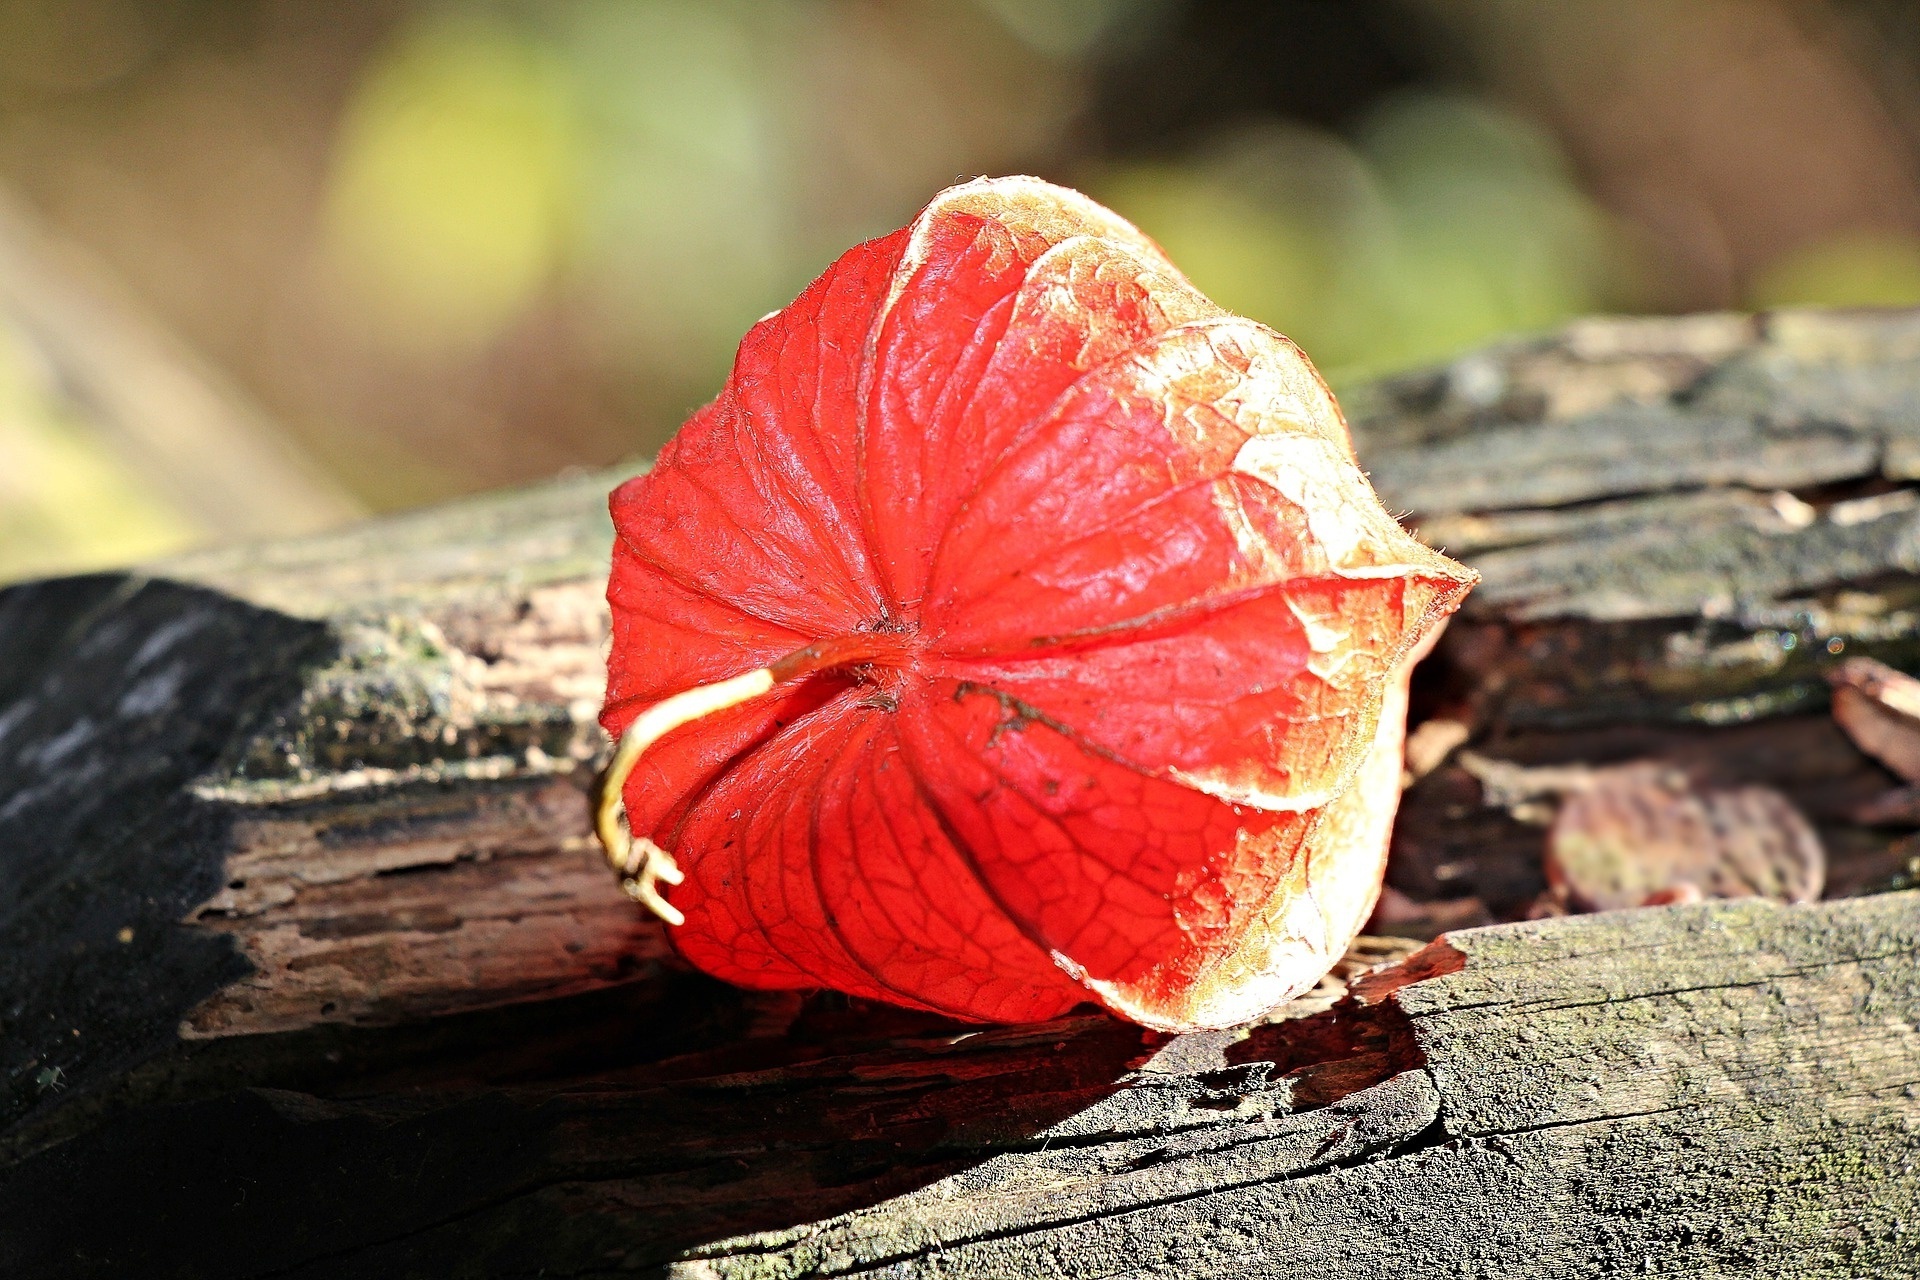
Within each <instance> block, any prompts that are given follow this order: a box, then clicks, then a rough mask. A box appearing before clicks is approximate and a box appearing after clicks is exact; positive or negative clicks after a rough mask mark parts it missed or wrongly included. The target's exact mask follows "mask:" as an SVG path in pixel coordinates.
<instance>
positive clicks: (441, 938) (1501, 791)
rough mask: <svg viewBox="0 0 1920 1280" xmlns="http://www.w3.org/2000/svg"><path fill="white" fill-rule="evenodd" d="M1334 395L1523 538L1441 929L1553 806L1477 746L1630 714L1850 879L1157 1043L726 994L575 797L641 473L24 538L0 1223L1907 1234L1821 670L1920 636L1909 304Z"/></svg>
mask: <svg viewBox="0 0 1920 1280" xmlns="http://www.w3.org/2000/svg"><path fill="white" fill-rule="evenodd" d="M1353 407H1354V409H1355V428H1356V437H1357V439H1358V441H1359V444H1360V448H1361V451H1362V457H1363V460H1364V461H1365V462H1367V464H1368V465H1369V466H1370V467H1371V468H1372V469H1373V473H1374V477H1375V480H1376V483H1377V485H1378V486H1379V487H1380V489H1381V491H1382V493H1383V495H1384V496H1385V498H1386V500H1387V502H1388V503H1389V505H1391V506H1394V507H1395V508H1396V509H1401V510H1406V511H1407V512H1409V517H1408V518H1409V521H1410V523H1413V524H1416V525H1418V526H1419V527H1420V528H1421V529H1422V530H1423V531H1424V532H1425V534H1426V535H1427V536H1428V538H1429V539H1430V540H1433V541H1437V542H1440V543H1442V544H1444V545H1446V546H1447V547H1448V549H1449V550H1450V551H1452V552H1454V553H1455V554H1457V555H1459V556H1461V557H1462V558H1464V559H1466V560H1467V561H1468V562H1469V563H1472V564H1473V565H1474V566H1475V567H1477V568H1479V569H1480V570H1481V572H1482V573H1483V574H1484V575H1485V577H1486V583H1485V585H1484V586H1483V588H1482V589H1481V591H1480V592H1478V593H1477V594H1476V595H1475V596H1474V597H1473V599H1472V600H1471V602H1470V603H1469V606H1468V608H1467V610H1466V611H1465V613H1464V614H1463V615H1462V617H1461V618H1460V619H1458V620H1457V621H1456V623H1455V625H1454V627H1453V628H1452V629H1451V631H1450V632H1449V634H1448V636H1447V637H1446V640H1445V642H1444V643H1443V645H1442V647H1441V649H1440V650H1439V651H1438V652H1437V653H1436V655H1435V657H1434V658H1433V659H1432V660H1430V662H1429V663H1428V665H1427V667H1426V668H1424V669H1423V672H1422V674H1421V677H1420V682H1419V688H1418V689H1417V691H1416V711H1415V717H1416V719H1417V720H1422V721H1428V722H1433V723H1436V724H1437V723H1439V722H1442V721H1451V722H1453V723H1454V724H1455V725H1457V726H1458V729H1457V732H1456V733H1454V734H1453V735H1451V736H1450V737H1449V738H1448V739H1447V742H1448V744H1450V746H1451V749H1450V750H1443V751H1442V752H1440V758H1439V759H1437V760H1435V761H1429V762H1427V763H1426V766H1425V767H1424V768H1423V770H1422V776H1420V777H1419V778H1418V779H1417V781H1415V782H1414V783H1413V785H1412V787H1411V789H1410V791H1409V794H1408V799H1407V804H1406V807H1405V810H1404V816H1403V819H1402V822H1401V824H1400V827H1399V830H1398V832H1397V834H1396V848H1395V853H1394V859H1393V864H1392V867H1391V870H1390V873H1389V878H1390V882H1391V883H1392V884H1394V885H1395V886H1396V888H1397V889H1398V890H1399V891H1400V893H1401V895H1402V896H1403V898H1404V899H1405V900H1406V901H1407V902H1410V903H1413V904H1414V906H1415V908H1416V910H1415V911H1414V913H1413V914H1414V916H1415V917H1417V918H1416V919H1413V920H1412V921H1411V922H1410V923H1409V922H1408V921H1406V920H1403V921H1402V922H1401V927H1403V929H1404V931H1406V932H1409V933H1414V934H1422V935H1428V934H1431V933H1432V932H1434V925H1435V923H1436V922H1442V923H1444V922H1445V921H1448V920H1455V921H1458V920H1474V919H1479V920H1490V919H1495V918H1499V919H1509V920H1513V919H1516V918H1517V917H1520V916H1524V915H1525V914H1527V913H1528V912H1529V910H1531V909H1533V908H1534V906H1535V905H1536V904H1537V900H1538V898H1539V895H1540V894H1541V892H1542V890H1543V888H1544V880H1543V877H1542V872H1541V851H1542V846H1543V840H1544V825H1543V823H1544V822H1545V821H1546V820H1547V818H1549V817H1550V814H1551V805H1550V802H1549V803H1546V805H1545V807H1544V808H1543V803H1542V801H1541V800H1540V799H1539V797H1537V796H1535V795H1533V794H1532V793H1527V792H1525V791H1524V788H1522V789H1521V790H1515V789H1514V788H1513V787H1506V786H1504V785H1496V784H1495V782H1494V781H1489V779H1496V780H1497V779H1499V778H1506V777H1508V776H1509V775H1511V776H1515V777H1520V778H1522V779H1524V778H1525V777H1527V776H1530V775H1529V774H1528V771H1538V770H1541V769H1559V768H1566V767H1589V766H1594V765H1603V764H1608V763H1613V762H1617V761H1626V760H1655V761H1668V762H1677V763H1680V764H1684V765H1686V766H1687V767H1688V768H1690V769H1694V770H1696V771H1704V772H1708V773H1711V774H1713V775H1714V776H1716V777H1720V778H1724V779H1725V780H1726V781H1728V782H1733V783H1753V782H1761V783H1766V784H1768V785H1771V786H1774V787H1776V788H1778V789H1779V790H1781V791H1782V792H1783V793H1784V794H1786V795H1787V796H1788V797H1789V798H1790V799H1791V800H1792V801H1793V802H1794V803H1795V804H1796V805H1798V806H1799V807H1800V808H1801V810H1802V811H1804V812H1805V813H1806V814H1807V816H1808V817H1809V818H1810V819H1811V820H1812V821H1813V823H1814V825H1815V827H1816V828H1817V829H1818V831H1819V834H1820V837H1821V839H1822V841H1823V843H1824V845H1825V847H1826V850H1827V854H1828V860H1829V864H1830V865H1829V867H1828V874H1827V882H1828V893H1829V896H1830V897H1836V898H1837V900H1834V901H1829V902H1824V903H1819V904H1813V905H1808V906H1802V907H1779V906H1772V905H1768V904H1763V903H1758V902H1744V903H1733V904H1728V903H1708V904H1702V905H1699V906H1690V907H1664V908H1647V909H1641V910H1637V911H1627V912H1616V913H1611V914H1606V915H1596V916H1582V917H1568V918H1561V919H1548V920H1538V921H1532V922H1525V921H1521V922H1516V923H1510V924H1501V925H1495V926H1492V927H1489V928H1483V929H1457V930H1454V931H1452V932H1449V933H1448V934H1447V935H1446V936H1445V937H1444V938H1443V939H1442V940H1440V941H1439V942H1436V943H1434V944H1433V945H1432V946H1430V947H1428V948H1427V949H1425V950H1423V951H1420V952H1418V953H1417V954H1415V955H1414V956H1413V958H1411V959H1408V960H1404V961H1402V962H1400V963H1399V964H1397V965H1394V966H1391V967H1388V968H1385V969H1383V970H1380V971H1378V972H1375V973H1372V974H1370V975H1369V976H1367V977H1364V978H1358V977H1356V974H1357V971H1358V970H1359V969H1360V968H1362V967H1364V964H1365V963H1366V962H1369V961H1373V960H1381V959H1390V958H1392V956H1393V955H1395V954H1398V953H1396V952H1395V951H1394V949H1393V948H1392V947H1391V946H1390V945H1388V944H1377V945H1376V946H1375V949H1374V950H1372V951H1368V952H1363V953H1362V954H1359V955H1356V956H1355V957H1352V963H1351V964H1350V965H1349V966H1348V972H1347V974H1346V978H1349V979H1353V980H1354V981H1353V988H1354V989H1353V995H1352V998H1350V999H1346V1000H1343V1001H1340V1002H1338V1003H1335V1000H1336V997H1339V996H1340V995H1341V994H1342V993H1343V992H1344V991H1345V986H1344V985H1342V984H1341V983H1334V984H1331V985H1329V986H1328V987H1327V989H1326V990H1324V991H1322V992H1320V993H1319V998H1318V999H1316V1000H1311V1001H1306V1002H1302V1003H1300V1004H1299V1005H1297V1006H1296V1007H1290V1008H1289V1009H1288V1010H1286V1011H1283V1016H1281V1017H1280V1018H1279V1019H1278V1020H1277V1021H1275V1022H1273V1023H1272V1024H1270V1025H1265V1026H1261V1027H1257V1028H1254V1029H1252V1030H1250V1031H1248V1032H1245V1033H1228V1034H1221V1035H1209V1036H1189V1037H1182V1038H1178V1039H1173V1040H1168V1039H1166V1038H1164V1037H1157V1036H1151V1035H1145V1034H1143V1033H1141V1032H1139V1031H1138V1030H1136V1029H1131V1028H1127V1027H1123V1026H1120V1025H1118V1024H1115V1023H1112V1022H1110V1021H1107V1020H1105V1019H1103V1018H1098V1017H1091V1016H1088V1017H1074V1018H1068V1019H1064V1020H1062V1021H1060V1022H1057V1023H1052V1024H1047V1025H1045V1026H1042V1027H1034V1028H1016V1029H981V1028H976V1027H968V1026H963V1025H958V1024H951V1023H942V1022H938V1021H937V1020H931V1019H925V1018H919V1017H913V1016H908V1015H904V1014H900V1013H898V1012H894V1011H889V1010H884V1009H876V1008H873V1007H869V1006H865V1005H859V1004H857V1003H853V1002H849V1001H846V1000H844V999H841V998H837V997H831V996H811V997H806V998H801V997H798V996H794V995H790V994H767V993H749V992H741V991H735V990H732V989H730V988H724V987H722V986H720V985H719V984H716V983H713V982H711V981H708V980H706V979H704V978H702V977H700V976H699V975H697V974H693V973H691V972H689V971H687V970H686V969H684V968H683V967H682V966H680V965H679V964H678V963H677V962H676V961H675V960H674V959H673V957H672V955H671V952H670V949H669V948H668V946H667V944H666V939H665V937H664V933H663V930H662V927H661V926H659V925H658V924H657V923H656V922H654V921H652V920H651V919H650V918H647V917H645V916H643V915H642V914H640V913H638V912H637V911H636V910H635V909H634V908H633V907H632V904H630V903H629V902H627V901H626V899H625V898H624V897H623V896H622V895H621V894H620V892H619V890H618V888H617V886H616V885H615V884H614V883H613V881H612V879H611V877H609V876H608V875H607V874H606V873H605V872H604V869H603V867H602V866H601V864H600V863H599V862H598V861H597V858H596V855H595V853H594V851H593V849H592V847H591V845H590V842H589V839H588V826H587V819H586V802H585V796H586V791H587V788H588V786H589V785H590V781H591V777H592V774H593V772H594V770H595V768H596V767H597V764H598V762H599V761H600V760H601V759H602V757H603V744H602V742H601V739H600V736H599V732H598V729H597V727H596V726H595V725H594V722H593V716H594V712H595V711H596V709H597V701H598V696H599V685H600V679H601V674H600V663H601V646H602V643H603V641H604V638H605V629H606V620H605V615H604V605H603V603H602V602H601V599H600V593H601V590H602V588H603V585H604V576H605V564H606V552H607V547H608V545H609V543H610V539H611V530H610V527H609V526H608V523H607V521H606V517H605V514H604V507H603V495H604V493H605V491H606V489H607V488H608V487H609V485H610V483H611V480H612V477H610V476H605V475H592V476H583V477H578V478H575V479H572V480H566V481H562V482H559V483H556V484H554V485H551V486H548V487H545V488H542V489H539V490H534V491H530V492H526V493H520V494H509V495H502V496H496V497H490V498H486V499H481V500H477V501H473V502H469V503H464V504H459V505H456V506H453V507H449V508H444V509H440V510H436V511H430V512H424V513H419V514H416V515H411V516H406V517H400V518H397V519H391V520H387V521H382V522H378V523H374V524H369V525H363V526H358V527H355V528H352V529H348V530H345V531H342V532H339V533H336V534H330V535H323V536H320V537H315V538H307V539H303V540H300V541H296V542H290V543H279V544H269V545H264V546H254V547H246V548H238V549H234V550H229V551H220V552H210V553H205V554H202V555H197V556H192V557H187V558H183V559H179V560H176V561H172V562H168V563H166V564H162V565H156V566H152V567H150V568H148V569H147V570H146V571H144V572H140V573H124V574H104V575H94V576H90V577H86V578H75V579H65V580H55V581H48V582H39V583H28V584H23V585H19V586H15V587H12V588H9V589H7V590H5V591H4V592H0V954H5V955H6V956H7V957H8V960H7V963H6V965H5V966H4V967H0V1073H3V1077H4V1080H5V1091H4V1095H3V1104H4V1110H3V1111H0V1126H4V1127H3V1128H0V1261H11V1262H13V1264H14V1265H13V1266H12V1267H11V1268H10V1273H17V1274H31V1275H51V1276H57V1275H122V1274H141V1275H156V1276H158V1275H233V1276H254V1275H267V1274H273V1275H316V1276H317V1275H328V1276H333V1275H358V1274H369V1275H371V1274H376V1273H377V1274H381V1275H412V1274H418V1275H445V1274H474V1275H502V1276H507V1275H523V1274H524V1275H532V1274H536V1273H539V1272H541V1271H543V1270H544V1271H545V1272H546V1273H547V1274H583V1275H584V1274H598V1273H601V1272H606V1273H612V1272H615V1271H621V1272H628V1271H632V1270H634V1269H636V1268H638V1269H642V1270H646V1269H652V1270H656V1271H659V1270H670V1271H672V1272H673V1273H674V1274H677V1275H680V1276H683V1277H699V1276H715V1275H806V1274H843V1273H844V1274H860V1273H872V1272H884V1273H886V1274H926V1275H946V1274H953V1275H974V1274H1009V1275H1016V1274H1017V1275H1028V1274H1059V1275H1089V1276H1091V1275H1113V1274H1134V1275H1181V1274H1202V1275H1223V1276H1227V1275H1239V1274H1261V1275H1287V1274H1301V1275H1315V1276H1322V1277H1324V1276H1342V1275H1354V1276H1362V1275H1365V1276H1372V1275H1394V1274H1409V1275H1411V1274H1431V1273H1434V1272H1436V1271H1444V1270H1448V1269H1473V1268H1481V1269H1486V1270H1494V1271H1499V1272H1500V1273H1501V1274H1509V1273H1510V1274H1513V1275H1531V1274H1542V1275H1546V1274H1567V1273H1570V1272H1571V1273H1581V1272H1584V1271H1588V1270H1601V1269H1608V1268H1613V1267H1625V1266H1634V1267H1647V1268H1652V1269H1655V1270H1661V1269H1681V1268H1690V1269H1700V1270H1706V1271H1714V1270H1732V1269H1759V1270H1762V1271H1768V1270H1771V1271H1783V1270H1787V1269H1790V1268H1800V1269H1801V1270H1800V1271H1799V1272H1796V1273H1804V1274H1835V1275H1845V1274H1860V1273H1862V1272H1873V1271H1875V1270H1876V1269H1877V1270H1879V1271H1881V1272H1884V1273H1888V1274H1893V1273H1897V1272H1898V1269H1899V1268H1900V1267H1901V1266H1911V1265H1912V1260H1913V1258H1914V1256H1915V1252H1916V1246H1915V1245H1914V1243H1913V1242H1914V1240H1915V1239H1916V1236H1915V1234H1914V1233H1915V1232H1916V1231H1920V1222H1916V1214H1917V1213H1920V1170H1916V1168H1915V1167H1914V1164H1913V1153H1914V1151H1915V1144H1916V1138H1915V1133H1916V1129H1920V964H1917V963H1916V960H1920V896H1916V895H1915V894H1914V893H1911V892H1882V891H1886V890H1895V889H1898V888H1899V887H1900V886H1901V885H1902V884H1904V883H1908V882H1909V880H1908V879H1907V878H1909V877H1910V876H1911V874H1912V872H1911V868H1910V866H1909V862H1910V859H1911V858H1912V852H1911V846H1910V845H1909V844H1908V843H1907V837H1906V836H1905V835H1904V834H1903V833H1902V832H1901V831H1900V830H1898V829H1888V828H1882V827H1877V826H1874V825H1871V824H1870V823H1869V822H1867V821H1863V820H1862V816H1861V811H1862V806H1863V805H1864V804H1865V803H1866V802H1868V801H1870V800H1872V799H1873V798H1875V797H1876V796H1879V795H1881V794H1883V793H1884V792H1886V791H1887V790H1889V789H1890V788H1891V787H1892V785H1893V779H1892V778H1891V776H1890V775H1888V774H1887V773H1886V772H1885V771H1884V770H1883V769H1882V768H1881V766H1879V765H1878V764H1876V763H1875V762H1874V761H1872V760H1871V759H1868V758H1867V757H1865V756H1863V755H1862V754H1861V753H1860V752H1858V751H1857V750H1855V749H1854V748H1853V746H1852V745H1851V744H1850V743H1849V742H1848V741H1847V740H1846V738H1845V737H1844V736H1843V735H1841V734H1840V732H1839V731H1838V730H1836V729H1835V728H1834V727H1833V725H1832V723H1831V720H1830V718H1829V717H1828V716H1827V714H1826V712H1825V710H1824V699H1825V696H1826V692H1825V691H1826V685H1825V682H1824V679H1823V673H1824V671H1825V670H1826V669H1827V668H1829V667H1830V666H1832V665H1834V664H1837V663H1838V662H1840V661H1842V660H1843V659H1844V658H1847V657H1853V656H1859V655H1869V656H1875V657H1879V658H1882V659H1884V660H1886V661H1889V662H1892V663H1894V664H1895V665H1902V664H1904V665H1907V666H1909V667H1911V666H1913V665H1915V664H1916V662H1920V641H1916V639H1915V637H1916V636H1920V627H1916V623H1917V622H1920V618H1917V617H1916V610H1917V609H1920V603H1916V602H1917V601H1920V486H1917V485H1916V483H1915V482H1916V480H1917V479H1920V317H1916V316H1914V315H1911V314H1901V313H1896V314H1887V315H1860V316H1851V315H1822V314H1813V313H1806V314H1783V315H1776V316H1772V317H1766V318H1763V319H1759V320H1755V319H1750V318H1746V317H1731V316H1726V317H1721V316H1715V317H1696V318H1689V319H1684V320H1655V321H1588V322H1583V323H1581V324H1579V325H1576V326H1574V327H1572V328H1571V329H1569V330H1567V331H1565V332H1564V333H1562V334H1559V335H1557V336H1555V337H1553V338H1549V339H1542V340H1538V341H1533V342H1527V343H1520V344H1514V345H1511V346H1508V347H1504V348H1499V349H1495V350H1492V351H1488V352H1484V353H1481V354H1478V355H1476V356H1473V357H1469V358H1467V359H1465V360H1462V361H1458V362H1456V363H1455V364H1453V365H1451V366H1448V367H1447V368H1445V369H1443V370H1439V371H1435V372H1433V373H1429V374H1422V375H1416V376H1412V377H1408V378H1403V379H1398V380H1394V381H1391V382H1388V383H1385V384H1378V385H1376V386H1374V387H1372V388H1368V389H1365V390H1363V391H1362V392H1360V393H1359V394H1357V395H1356V396H1355V397H1353ZM1502 769H1504V770H1507V771H1508V773H1507V774H1501V773H1500V772H1499V771H1500V770H1502ZM1869 893H1870V894H1874V896H1853V895H1860V894H1869ZM1379 924H1380V926H1381V927H1390V926H1393V924H1394V922H1393V921H1391V920H1388V919H1386V918H1385V916H1384V913H1383V918H1382V920H1381V921H1380V922H1379ZM1406 949H1407V948H1406V947H1402V948H1400V949H1399V951H1400V952H1404V951H1405V950H1406Z"/></svg>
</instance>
